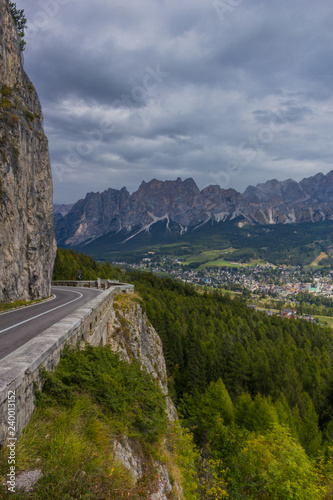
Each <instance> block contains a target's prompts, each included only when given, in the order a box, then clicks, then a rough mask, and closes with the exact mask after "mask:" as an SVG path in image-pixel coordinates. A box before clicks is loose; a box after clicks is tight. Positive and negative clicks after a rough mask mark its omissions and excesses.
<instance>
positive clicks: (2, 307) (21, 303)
mask: <svg viewBox="0 0 333 500" xmlns="http://www.w3.org/2000/svg"><path fill="white" fill-rule="evenodd" d="M0 194H1V190H0ZM45 300H47V299H36V300H15V301H14V302H9V303H6V304H5V303H4V304H0V312H5V311H10V310H11V309H17V308H19V307H26V306H31V305H33V304H39V303H40V302H44V301H45Z"/></svg>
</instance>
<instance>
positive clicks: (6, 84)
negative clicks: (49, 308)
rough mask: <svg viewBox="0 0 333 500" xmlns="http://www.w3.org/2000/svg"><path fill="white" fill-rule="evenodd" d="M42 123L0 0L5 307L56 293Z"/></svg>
mask: <svg viewBox="0 0 333 500" xmlns="http://www.w3.org/2000/svg"><path fill="white" fill-rule="evenodd" d="M42 122H43V116H42V110H41V106H40V102H39V99H38V96H37V93H36V90H35V88H34V86H33V85H32V83H31V82H30V80H29V78H28V76H27V75H26V73H25V71H24V69H23V66H22V60H21V51H20V43H19V38H18V35H17V30H16V27H15V24H14V22H13V19H12V16H11V13H10V10H9V5H8V1H7V0H0V302H2V301H11V300H17V299H29V298H30V299H31V298H40V297H47V296H49V295H50V293H51V277H52V270H53V263H54V258H55V251H56V244H55V236H54V221H53V213H52V212H53V206H52V177H51V167H50V161H49V154H48V142H47V138H46V137H45V134H44V131H43V127H42Z"/></svg>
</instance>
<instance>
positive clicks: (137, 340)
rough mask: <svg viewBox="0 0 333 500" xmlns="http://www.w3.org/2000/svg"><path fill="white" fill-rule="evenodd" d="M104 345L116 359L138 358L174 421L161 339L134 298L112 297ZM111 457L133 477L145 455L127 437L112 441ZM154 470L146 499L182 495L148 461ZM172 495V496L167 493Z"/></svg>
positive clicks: (159, 467) (160, 468) (141, 467)
mask: <svg viewBox="0 0 333 500" xmlns="http://www.w3.org/2000/svg"><path fill="white" fill-rule="evenodd" d="M107 344H110V345H111V348H112V349H113V350H114V351H116V352H118V353H119V355H120V358H121V359H123V360H124V361H127V362H129V363H130V362H131V361H132V360H133V359H137V360H139V361H140V363H141V364H142V366H143V367H144V369H146V370H147V371H148V373H149V374H150V375H151V377H152V378H153V380H156V381H157V382H158V384H159V385H160V387H161V389H162V391H163V393H164V394H165V396H166V401H167V415H168V418H169V421H170V423H172V422H174V421H175V420H177V418H178V416H177V412H176V408H175V407H174V405H173V403H172V401H171V398H170V397H169V395H168V381H167V372H166V365H165V359H164V356H163V350H162V342H161V339H160V337H159V336H158V334H157V333H156V331H155V329H154V328H153V326H152V325H151V324H150V322H149V320H148V318H147V316H146V314H145V313H144V312H143V311H142V308H141V306H140V304H139V302H138V301H137V299H136V298H135V297H128V296H126V295H120V296H118V297H115V301H114V315H113V318H112V319H111V322H110V323H109V327H108V334H107ZM114 452H115V456H116V457H117V458H118V460H120V461H121V462H122V463H123V465H124V466H125V467H126V468H127V469H128V470H130V471H131V472H132V474H133V476H134V478H135V479H138V478H140V477H142V476H143V474H144V471H145V469H146V465H147V464H146V458H145V456H144V454H143V453H142V450H140V447H138V444H137V443H136V441H135V440H131V439H130V438H128V437H127V436H122V438H121V439H120V440H118V441H116V442H115V444H114ZM152 466H153V468H154V469H155V471H156V472H157V473H158V476H159V481H158V484H157V485H156V487H155V491H154V492H153V494H152V495H151V496H150V497H149V499H150V500H167V499H168V498H174V499H181V498H183V495H182V490H181V488H180V487H179V486H178V485H177V484H174V485H173V486H172V485H171V482H170V478H169V474H168V471H167V468H166V467H165V465H164V464H162V463H160V462H159V461H157V460H155V461H154V463H153V464H152ZM170 494H172V497H170V496H169V495H170Z"/></svg>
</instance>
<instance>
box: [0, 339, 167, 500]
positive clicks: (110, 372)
mask: <svg viewBox="0 0 333 500" xmlns="http://www.w3.org/2000/svg"><path fill="white" fill-rule="evenodd" d="M43 377H44V379H45V383H44V388H43V391H42V392H40V391H38V390H37V391H36V402H37V410H36V412H35V414H34V417H33V419H32V421H31V423H30V424H29V426H28V427H27V428H26V429H25V431H24V433H23V436H22V438H21V439H20V440H19V442H18V446H17V459H18V463H17V470H18V471H24V470H34V469H36V468H39V469H41V470H42V471H43V478H42V479H40V481H39V482H38V484H37V485H36V490H35V492H34V493H31V494H26V495H25V496H24V498H43V499H46V500H48V499H49V500H51V499H52V500H55V499H71V498H86V499H96V500H97V499H101V500H102V499H123V498H132V499H143V498H149V496H150V495H151V494H152V493H154V491H156V486H157V484H158V478H157V472H156V470H155V468H154V467H153V465H152V463H153V458H152V453H151V450H152V447H153V446H154V445H155V446H156V449H158V443H159V441H161V437H162V436H163V435H164V434H165V433H166V431H167V417H166V413H165V408H166V403H165V397H164V395H163V394H162V392H161V390H160V388H159V386H158V384H157V383H155V382H154V381H153V380H152V379H151V377H150V376H149V375H148V373H147V372H146V371H143V370H142V369H141V366H140V364H139V363H138V362H137V361H133V362H132V363H131V364H128V363H125V362H124V361H121V360H120V359H119V357H118V356H117V355H116V354H115V353H114V352H113V351H112V350H111V349H110V346H106V347H99V348H96V347H92V346H89V345H87V346H86V348H85V349H84V350H83V351H80V350H78V349H77V348H70V347H67V348H66V349H65V350H64V352H63V356H62V359H61V361H60V363H59V365H58V367H57V369H56V370H55V372H54V374H50V373H47V372H46V371H44V372H43ZM124 435H126V436H127V437H128V438H129V439H130V440H133V439H134V440H135V442H136V443H137V444H136V446H137V448H138V449H139V450H140V455H141V457H144V459H145V460H144V463H145V464H146V465H147V470H146V471H145V473H144V474H143V477H142V479H140V480H139V481H137V482H135V481H134V480H133V478H132V476H131V474H130V473H129V472H128V471H126V470H125V469H124V467H123V466H122V465H121V463H120V462H118V461H117V460H116V458H115V456H114V442H115V441H116V440H121V439H122V436H124ZM7 452H8V450H7V449H3V450H1V453H0V473H1V475H2V479H3V480H4V479H5V475H6V474H7V473H8V463H7ZM4 492H5V490H4V487H2V486H0V497H1V493H3V494H4ZM13 498H22V495H13Z"/></svg>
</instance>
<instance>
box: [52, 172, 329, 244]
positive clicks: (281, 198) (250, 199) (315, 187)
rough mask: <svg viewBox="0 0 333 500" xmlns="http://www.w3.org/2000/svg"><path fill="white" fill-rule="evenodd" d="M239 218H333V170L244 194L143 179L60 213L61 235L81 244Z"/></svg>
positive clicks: (270, 221) (63, 239) (289, 220)
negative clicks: (159, 225)
mask: <svg viewBox="0 0 333 500" xmlns="http://www.w3.org/2000/svg"><path fill="white" fill-rule="evenodd" d="M236 218H237V219H240V222H241V223H242V222H244V223H251V224H252V223H259V224H278V223H281V224H291V223H295V222H316V221H323V220H329V219H331V218H333V171H332V172H330V173H328V174H327V175H323V174H318V175H316V176H314V177H311V178H309V179H303V181H301V182H300V183H297V182H295V181H293V180H291V179H289V180H287V181H283V182H280V181H277V180H275V179H273V180H271V181H268V182H266V183H264V184H258V185H257V186H256V187H254V186H249V187H248V188H247V189H246V191H245V192H244V193H243V195H241V194H240V193H238V192H237V191H235V190H234V189H221V188H220V187H219V186H208V187H207V188H205V189H203V190H202V191H200V190H199V188H198V187H197V185H196V184H195V182H194V180H193V179H186V180H185V181H182V180H181V179H180V178H178V179H177V180H175V181H159V180H157V179H153V180H152V181H150V182H142V184H141V186H140V187H139V189H138V190H137V191H136V192H135V193H133V194H132V195H130V194H129V192H128V191H127V189H126V188H122V189H121V190H115V189H109V190H108V191H104V192H103V193H89V194H87V196H86V198H85V199H84V200H80V201H78V202H77V203H76V204H75V205H74V206H73V208H72V209H71V210H70V211H69V212H68V213H67V214H66V215H65V216H62V215H60V214H57V219H56V227H57V240H58V242H59V244H61V245H63V246H77V245H79V244H80V243H82V242H85V241H87V242H88V241H89V240H90V241H91V240H93V239H95V238H98V237H99V236H102V235H104V234H107V233H110V242H111V243H117V244H118V243H120V244H121V243H123V242H126V241H128V240H129V239H132V238H134V237H136V236H137V235H139V234H141V233H143V232H149V231H150V230H151V228H152V226H154V225H155V224H156V223H161V221H164V225H165V228H166V230H167V231H169V232H172V231H173V232H178V233H179V234H184V233H185V232H187V231H188V230H196V229H197V228H198V227H200V226H201V225H204V224H205V223H207V222H210V223H212V224H214V223H220V222H225V221H227V220H234V219H236ZM112 233H113V235H112ZM115 238H116V239H115Z"/></svg>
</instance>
